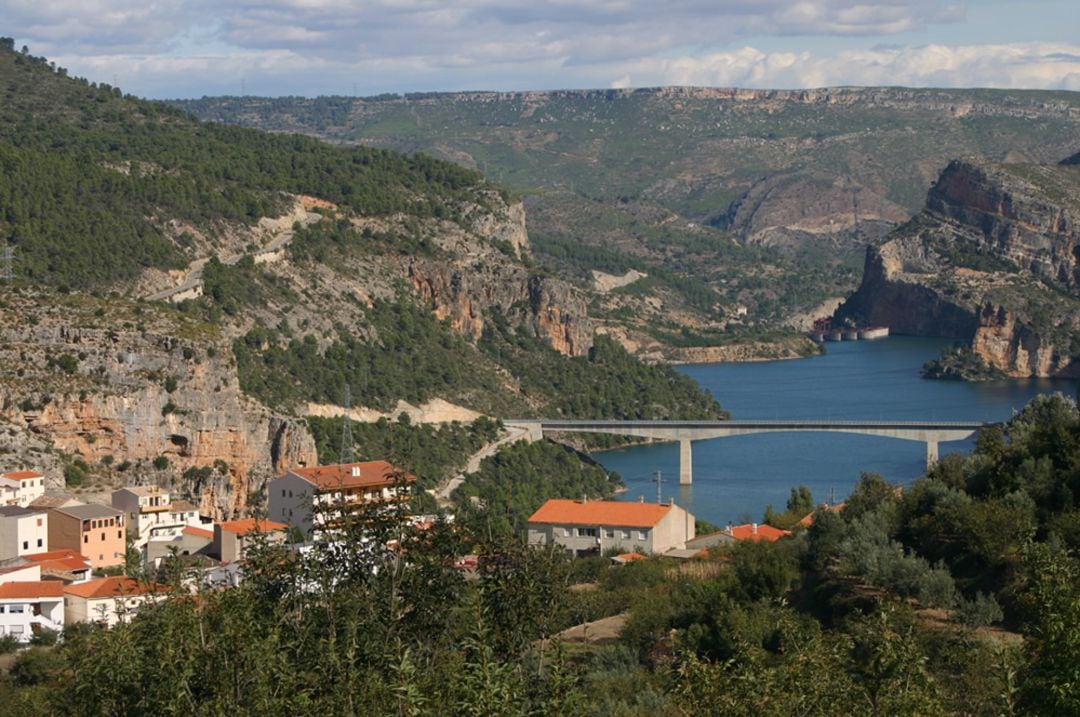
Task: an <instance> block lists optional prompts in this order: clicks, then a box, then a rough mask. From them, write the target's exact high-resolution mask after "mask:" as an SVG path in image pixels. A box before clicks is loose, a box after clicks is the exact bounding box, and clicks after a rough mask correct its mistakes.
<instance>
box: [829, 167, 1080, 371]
mask: <svg viewBox="0 0 1080 717" xmlns="http://www.w3.org/2000/svg"><path fill="white" fill-rule="evenodd" d="M1078 188H1080V167H1074V166H1068V165H1058V166H1047V165H992V164H975V163H972V162H962V161H954V162H952V163H950V164H949V166H948V167H947V168H946V169H945V170H944V171H943V172H942V174H941V176H940V178H939V179H938V181H937V182H936V184H935V185H934V187H933V188H932V189H931V190H930V192H929V194H928V196H927V201H926V209H925V211H924V212H923V213H922V214H921V215H919V216H918V217H916V218H915V219H914V220H912V221H911V222H909V223H908V224H906V225H904V226H903V227H901V228H900V229H898V230H897V231H895V232H893V234H891V235H890V237H889V238H888V240H887V241H885V242H884V243H883V244H881V245H879V246H873V247H870V248H869V249H868V251H867V258H866V265H865V269H864V273H863V279H862V284H861V285H860V287H859V289H858V290H857V291H856V292H855V293H854V294H853V295H852V296H851V297H850V298H849V299H848V300H847V301H846V302H845V303H844V305H843V306H841V307H840V309H839V310H838V311H837V318H840V319H852V320H855V321H857V322H859V323H867V324H885V325H888V326H889V327H890V328H891V329H892V331H893V332H894V333H900V334H914V335H929V336H949V337H953V338H956V339H960V340H963V341H965V342H968V343H970V345H971V348H972V349H973V350H974V351H975V352H976V353H977V354H978V355H979V356H981V357H982V358H983V359H984V360H985V361H986V362H987V363H988V364H989V365H991V366H993V367H995V368H997V369H1000V370H1001V371H1003V372H1005V373H1007V374H1009V375H1011V376H1017V377H1026V376H1063V375H1069V376H1072V375H1078V374H1080V364H1078V361H1077V358H1078V353H1080V224H1078V223H1077V220H1078V218H1080V212H1078V211H1077V202H1078V197H1080V193H1078V192H1077V189H1078Z"/></svg>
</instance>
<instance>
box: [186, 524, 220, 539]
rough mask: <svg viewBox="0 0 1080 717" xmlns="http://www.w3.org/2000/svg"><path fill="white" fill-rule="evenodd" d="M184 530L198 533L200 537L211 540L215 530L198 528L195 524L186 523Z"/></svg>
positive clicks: (189, 532) (193, 533)
mask: <svg viewBox="0 0 1080 717" xmlns="http://www.w3.org/2000/svg"><path fill="white" fill-rule="evenodd" d="M184 532H185V533H187V534H188V535H197V536H199V537H200V538H210V539H211V540H213V538H214V531H212V530H204V529H203V528H196V527H195V526H194V525H185V526H184Z"/></svg>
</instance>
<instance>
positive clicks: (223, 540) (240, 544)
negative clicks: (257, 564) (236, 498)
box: [209, 518, 289, 563]
mask: <svg viewBox="0 0 1080 717" xmlns="http://www.w3.org/2000/svg"><path fill="white" fill-rule="evenodd" d="M288 532H289V526H288V525H287V524H285V523H278V522H277V521H273V520H259V519H256V518H245V519H244V520H229V521H226V522H224V523H215V524H214V542H213V544H212V546H211V547H210V550H209V553H210V555H211V557H214V558H217V559H218V560H220V561H221V562H223V563H234V562H237V561H239V560H243V559H244V551H245V550H246V548H247V546H248V545H250V544H251V541H252V540H254V537H255V536H256V535H260V536H261V537H262V539H263V540H266V541H267V542H269V543H272V544H279V543H284V542H285V540H286V538H287V536H288Z"/></svg>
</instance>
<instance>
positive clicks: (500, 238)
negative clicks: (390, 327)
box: [403, 203, 593, 356]
mask: <svg viewBox="0 0 1080 717" xmlns="http://www.w3.org/2000/svg"><path fill="white" fill-rule="evenodd" d="M485 217H486V219H485ZM471 229H472V230H473V231H474V233H473V234H462V233H461V232H456V231H454V230H452V229H450V228H446V231H444V232H443V233H442V234H441V236H440V237H439V238H438V241H439V243H440V246H441V247H442V248H443V249H444V250H446V254H444V255H442V256H439V257H438V258H431V257H421V256H412V257H409V258H408V259H407V260H406V261H405V263H404V266H403V271H404V273H405V275H406V277H407V278H408V280H409V282H410V283H411V284H412V287H413V289H415V291H416V292H417V294H418V295H419V297H420V298H421V300H422V301H423V302H424V303H426V304H427V305H428V306H429V307H430V308H431V310H432V311H433V312H434V313H435V315H436V316H437V317H438V318H439V319H440V320H444V321H447V322H449V324H450V326H451V327H453V328H454V329H455V330H456V331H459V332H460V333H463V334H465V335H467V336H469V337H471V338H472V339H474V340H475V339H478V338H480V336H481V335H482V334H483V332H484V326H485V325H486V323H487V322H488V321H490V320H491V319H492V317H493V316H494V314H495V313H500V314H501V315H502V318H504V319H506V320H508V321H510V322H511V323H514V324H524V325H525V326H527V327H528V328H529V330H530V331H531V332H532V333H534V334H535V335H536V336H538V337H540V338H541V339H543V340H545V341H547V342H548V343H549V344H550V345H551V347H552V348H554V349H555V350H556V351H558V352H559V353H562V354H564V355H566V356H582V355H584V354H586V353H588V351H589V349H590V348H592V337H593V323H592V321H590V319H589V318H588V307H587V305H586V302H585V298H584V297H583V296H582V294H581V292H580V291H579V290H578V289H576V288H574V287H573V286H571V285H570V284H568V283H567V282H565V281H562V280H560V279H555V278H552V277H547V276H537V275H534V274H532V273H530V271H529V270H528V269H527V268H526V267H525V265H523V264H522V263H520V262H519V261H517V260H516V259H515V258H514V257H510V256H508V255H507V253H506V247H511V248H512V250H513V252H515V253H516V254H517V255H519V256H520V255H522V254H524V252H526V251H527V249H528V234H527V233H526V230H525V210H524V207H523V205H522V204H521V203H516V204H511V205H509V206H508V207H506V210H505V212H503V211H496V212H487V213H485V214H482V215H479V216H478V217H476V218H474V219H473V220H472V221H471Z"/></svg>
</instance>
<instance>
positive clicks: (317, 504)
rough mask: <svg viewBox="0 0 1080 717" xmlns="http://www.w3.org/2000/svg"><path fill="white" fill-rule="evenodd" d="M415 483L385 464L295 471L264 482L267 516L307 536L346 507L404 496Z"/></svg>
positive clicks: (322, 526)
mask: <svg viewBox="0 0 1080 717" xmlns="http://www.w3.org/2000/svg"><path fill="white" fill-rule="evenodd" d="M415 482H416V476H414V475H411V474H409V473H406V472H405V471H402V470H400V469H398V468H395V467H394V466H393V465H391V464H390V463H388V462H387V461H366V462H362V463H343V464H338V465H331V466H319V467H317V468H296V469H294V470H291V471H289V472H288V473H286V474H285V475H283V476H280V477H278V478H275V479H274V480H272V481H270V482H269V483H267V486H266V488H267V492H268V494H269V516H268V517H269V518H270V519H271V520H278V521H281V522H283V523H288V524H289V525H290V526H295V527H297V528H299V529H300V530H301V531H303V533H304V535H305V536H308V537H311V536H313V535H314V534H315V532H316V530H317V529H320V528H325V527H326V526H327V525H328V524H329V523H330V522H332V521H333V520H335V519H336V518H338V517H340V516H341V515H342V512H343V511H346V510H348V509H349V508H350V507H352V508H355V507H357V506H361V505H365V504H371V503H382V502H389V501H394V500H399V499H401V498H404V497H407V496H408V495H409V493H410V491H411V486H412V484H413V483H415Z"/></svg>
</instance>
